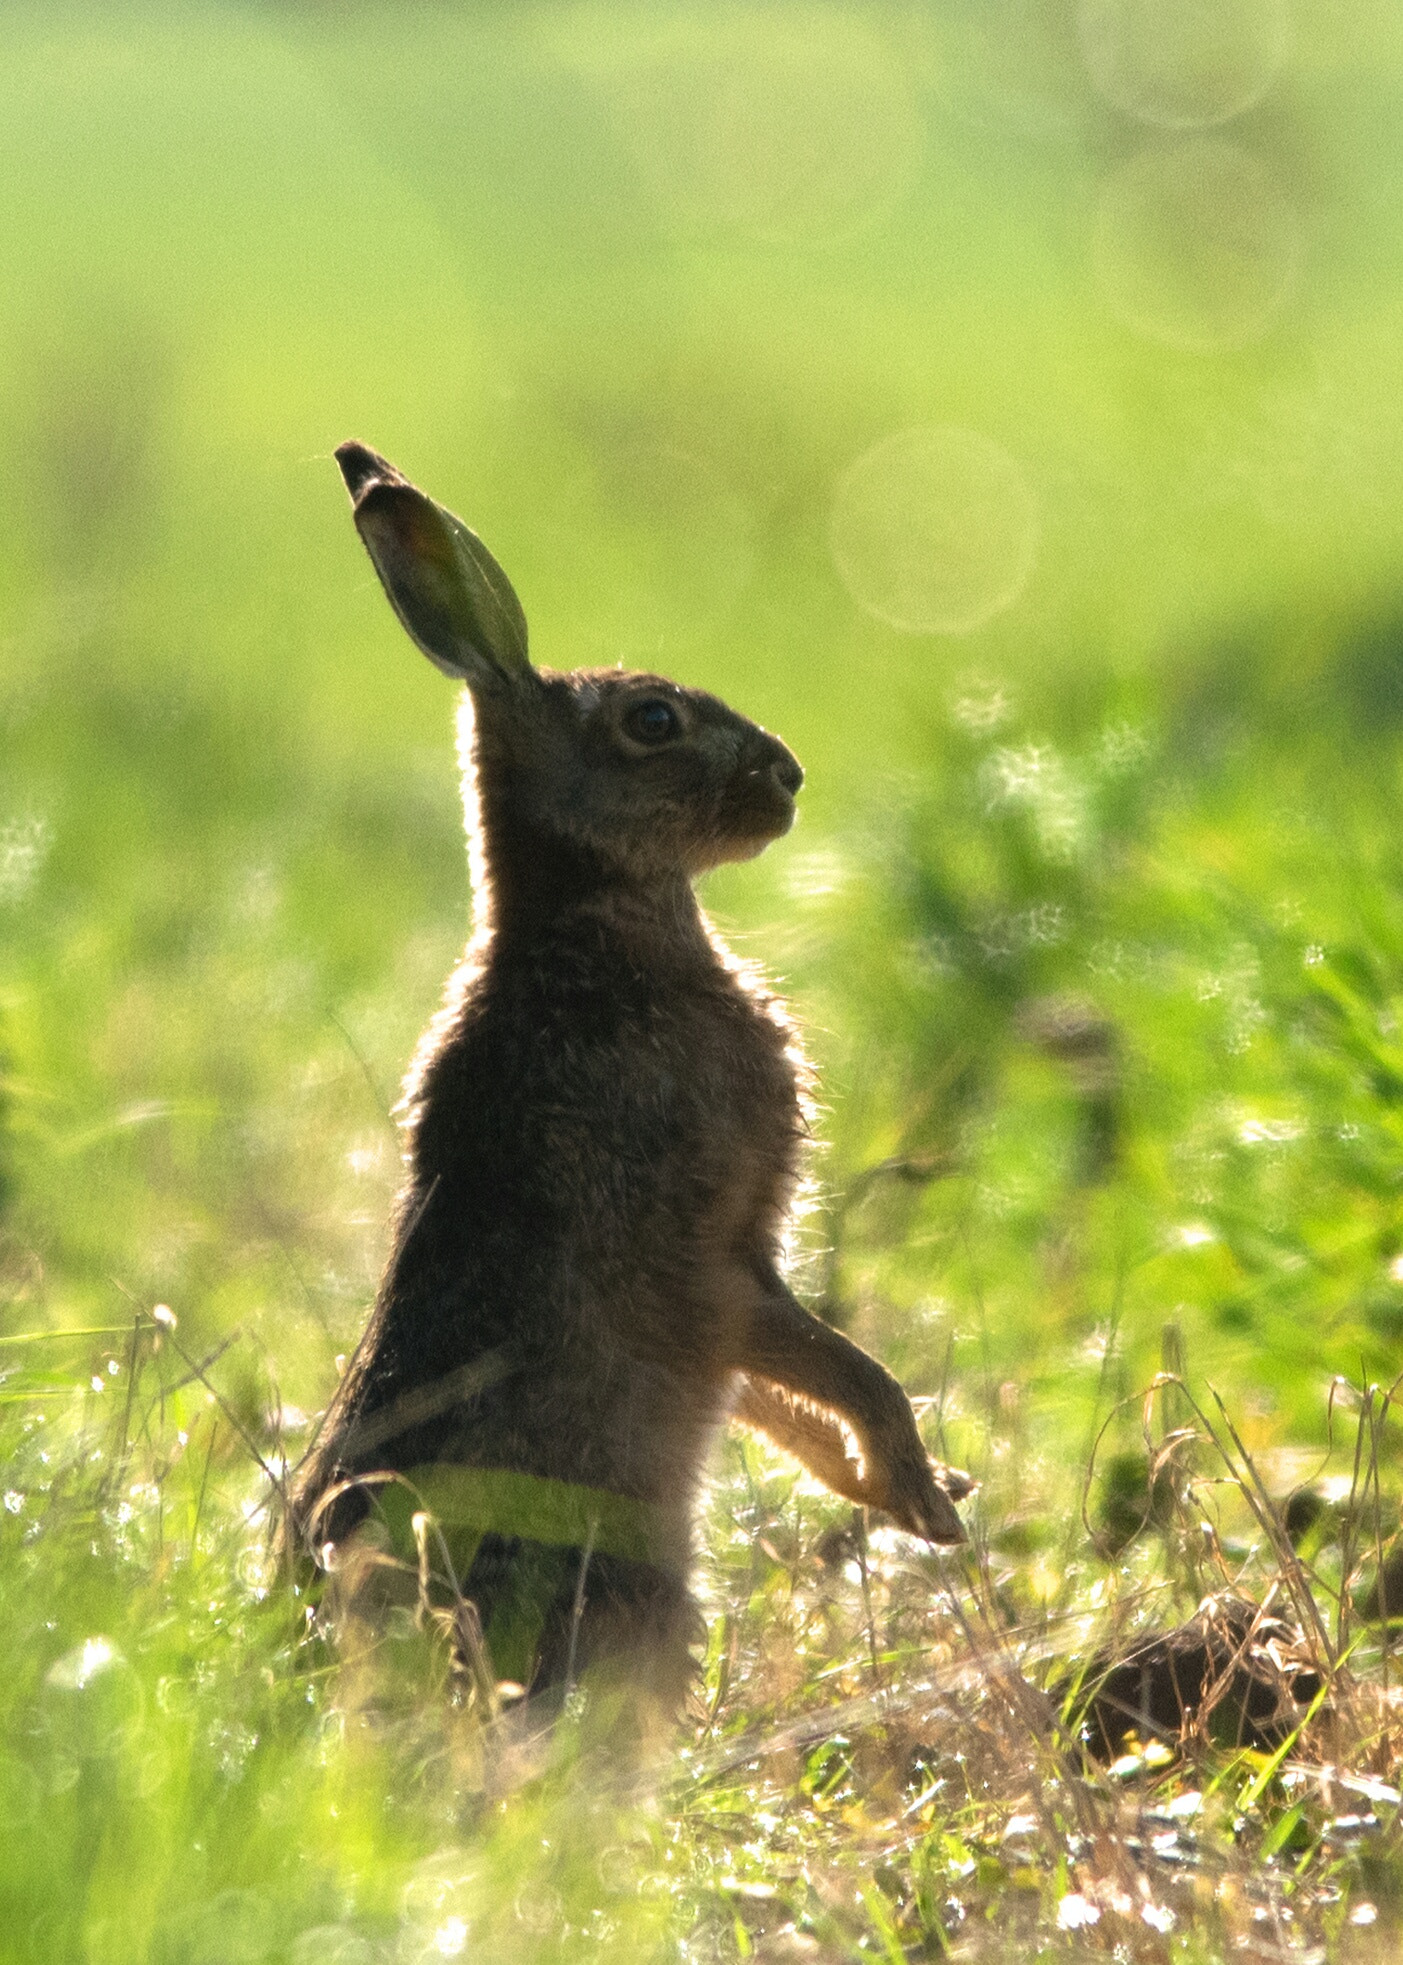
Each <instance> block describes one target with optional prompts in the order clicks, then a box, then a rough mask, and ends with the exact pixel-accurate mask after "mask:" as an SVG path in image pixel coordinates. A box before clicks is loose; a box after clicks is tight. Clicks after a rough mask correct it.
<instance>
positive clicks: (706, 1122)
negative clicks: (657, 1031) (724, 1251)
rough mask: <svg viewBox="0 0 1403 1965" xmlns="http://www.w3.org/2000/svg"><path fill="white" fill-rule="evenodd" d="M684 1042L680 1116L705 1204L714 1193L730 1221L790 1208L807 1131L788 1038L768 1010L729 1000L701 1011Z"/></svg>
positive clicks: (716, 1000)
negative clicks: (756, 1209) (788, 1202)
mask: <svg viewBox="0 0 1403 1965" xmlns="http://www.w3.org/2000/svg"><path fill="white" fill-rule="evenodd" d="M679 1034H680V1035H682V1036H683V1041H682V1042H681V1043H680V1044H679V1052H682V1051H685V1054H686V1062H685V1064H683V1065H682V1066H681V1070H680V1072H679V1078H680V1079H681V1080H683V1081H684V1083H685V1089H684V1088H683V1085H682V1084H679V1097H678V1101H677V1110H678V1116H679V1120H680V1122H681V1123H680V1130H681V1131H682V1132H684V1133H685V1134H686V1135H687V1136H688V1144H687V1155H688V1164H689V1166H690V1168H691V1171H692V1175H693V1178H694V1179H695V1181H696V1184H697V1189H698V1192H699V1197H700V1194H701V1193H703V1192H706V1193H709V1194H710V1196H711V1198H712V1199H713V1201H714V1203H715V1205H716V1206H717V1208H718V1209H719V1210H720V1211H721V1212H722V1213H723V1214H725V1215H728V1216H731V1215H744V1214H746V1213H747V1212H749V1211H750V1210H751V1209H752V1208H754V1207H756V1206H758V1207H760V1208H761V1209H762V1210H763V1209H766V1208H769V1207H779V1206H782V1205H783V1204H784V1202H785V1201H786V1200H787V1198H788V1193H789V1189H790V1187H791V1185H792V1183H793V1178H794V1172H795V1162H796V1159H797V1155H798V1150H799V1142H800V1138H801V1135H802V1131H803V1125H802V1113H801V1105H800V1090H799V1077H798V1064H797V1059H796V1056H795V1054H794V1052H793V1049H792V1045H791V1040H790V1037H789V1034H788V1032H787V1030H786V1029H785V1027H784V1026H783V1024H782V1023H780V1022H779V1021H778V1020H777V1018H776V1017H775V1016H774V1015H772V1014H771V1012H770V1011H769V1010H768V1009H767V1008H766V1007H762V1006H760V1005H757V1004H755V1003H753V1002H751V1001H750V999H749V998H748V997H746V996H744V995H740V994H739V992H737V995H736V996H735V997H732V996H731V995H730V993H729V992H727V993H725V994H719V995H718V996H713V997H711V998H709V999H704V1000H703V1001H702V1002H700V1003H698V1004H696V1005H695V1006H694V1008H693V1014H692V1016H691V1018H690V1019H689V1022H688V1026H687V1028H686V1031H685V1035H683V1034H681V1033H679ZM679 1063H680V1058H679Z"/></svg>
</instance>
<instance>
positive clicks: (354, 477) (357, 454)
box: [336, 437, 399, 504]
mask: <svg viewBox="0 0 1403 1965" xmlns="http://www.w3.org/2000/svg"><path fill="white" fill-rule="evenodd" d="M336 461H337V463H338V464H339V465H340V466H341V475H342V477H343V478H344V479H345V480H346V489H347V491H349V492H350V494H351V502H352V503H353V504H354V503H356V501H357V500H358V499H359V498H360V495H361V493H362V492H363V491H364V490H365V489H366V487H367V486H368V485H370V484H373V483H374V482H375V481H376V480H377V479H381V480H388V481H389V482H390V483H392V484H393V483H395V482H397V481H398V479H399V472H398V471H397V470H396V469H395V467H394V465H393V464H387V463H386V461H385V459H384V458H383V457H380V456H377V454H376V453H375V451H373V450H371V448H370V447H369V445H368V444H363V443H357V442H356V440H355V438H354V437H352V438H351V439H350V440H349V441H348V442H346V443H343V444H338V445H337V446H336Z"/></svg>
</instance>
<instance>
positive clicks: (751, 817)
mask: <svg viewBox="0 0 1403 1965" xmlns="http://www.w3.org/2000/svg"><path fill="white" fill-rule="evenodd" d="M797 809H798V807H797V805H796V804H795V799H794V794H793V792H791V791H788V790H786V788H785V787H784V786H783V785H782V784H780V783H779V782H778V780H777V779H776V778H774V777H773V776H772V775H771V774H770V773H769V772H766V773H764V774H763V775H760V774H758V773H757V774H756V775H755V776H754V777H751V778H745V779H742V780H741V782H740V784H738V785H737V786H736V787H735V789H734V792H733V794H732V796H731V799H730V800H729V801H728V809H727V811H726V830H727V831H728V832H729V833H730V834H731V836H732V837H733V838H734V839H735V840H736V841H737V843H738V844H739V843H741V842H744V843H745V844H746V845H748V847H749V850H750V851H751V852H752V853H758V852H759V851H760V850H761V848H762V847H764V846H768V845H769V843H770V841H771V840H772V839H780V838H782V837H783V836H784V834H785V833H787V832H788V831H789V828H790V827H791V826H792V825H793V823H794V815H795V812H796V811H797Z"/></svg>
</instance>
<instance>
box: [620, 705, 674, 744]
mask: <svg viewBox="0 0 1403 1965" xmlns="http://www.w3.org/2000/svg"><path fill="white" fill-rule="evenodd" d="M681 728H682V724H681V721H680V720H679V718H678V715H677V712H676V710H675V709H674V708H673V707H672V705H671V703H665V702H664V701H663V699H662V697H661V696H650V697H649V698H648V700H647V702H646V703H635V704H634V706H633V708H632V709H631V710H630V711H629V713H628V715H627V716H626V717H625V718H624V729H625V730H626V731H627V732H628V734H629V736H630V737H632V739H633V741H634V742H635V743H636V744H666V743H670V742H671V740H672V739H673V738H674V737H675V736H677V735H678V734H679V732H680V731H681Z"/></svg>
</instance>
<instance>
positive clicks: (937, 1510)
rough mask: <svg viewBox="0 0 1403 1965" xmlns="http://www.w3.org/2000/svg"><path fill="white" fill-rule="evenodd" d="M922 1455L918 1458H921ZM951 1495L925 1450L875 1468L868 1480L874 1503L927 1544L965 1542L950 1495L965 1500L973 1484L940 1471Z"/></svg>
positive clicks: (943, 1469)
mask: <svg viewBox="0 0 1403 1965" xmlns="http://www.w3.org/2000/svg"><path fill="white" fill-rule="evenodd" d="M918 1456H919V1457H918ZM939 1472H940V1473H941V1474H942V1475H943V1476H944V1478H945V1479H946V1481H948V1483H949V1490H950V1491H949V1492H947V1491H946V1488H945V1487H943V1486H942V1485H941V1484H940V1482H939V1481H938V1480H937V1478H936V1473H937V1470H936V1468H935V1466H934V1465H933V1463H932V1462H931V1461H929V1460H928V1459H927V1458H926V1456H925V1453H924V1451H923V1450H919V1449H918V1451H917V1452H910V1451H908V1452H904V1453H902V1454H901V1455H900V1456H899V1457H898V1458H894V1459H890V1460H887V1461H886V1462H885V1463H884V1464H883V1465H881V1466H880V1467H876V1468H873V1470H872V1473H871V1476H870V1478H869V1483H868V1484H869V1487H870V1488H871V1490H872V1502H873V1504H874V1505H875V1506H876V1507H879V1508H884V1509H885V1510H886V1512H887V1513H888V1514H889V1515H891V1516H892V1517H893V1518H894V1520H895V1521H896V1522H897V1523H898V1525H899V1526H900V1527H902V1528H904V1529H905V1530H906V1531H907V1533H908V1534H910V1535H919V1536H920V1537H921V1539H922V1541H924V1542H963V1541H964V1539H965V1532H964V1529H963V1528H962V1527H961V1525H960V1518H959V1516H958V1515H957V1514H956V1513H955V1506H954V1503H953V1502H952V1501H951V1499H950V1494H951V1493H954V1494H958V1495H959V1496H961V1497H963V1496H964V1495H966V1494H968V1493H969V1492H970V1490H971V1488H972V1487H973V1485H974V1483H973V1482H972V1481H971V1480H970V1478H969V1476H968V1475H967V1474H957V1473H955V1472H954V1470H953V1469H945V1468H941V1469H940V1470H939Z"/></svg>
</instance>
